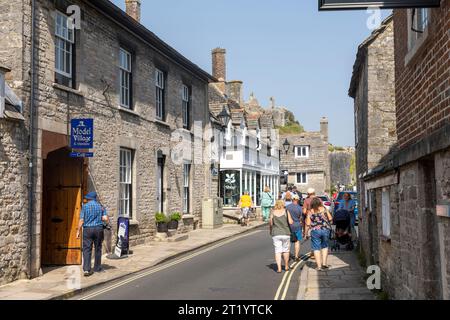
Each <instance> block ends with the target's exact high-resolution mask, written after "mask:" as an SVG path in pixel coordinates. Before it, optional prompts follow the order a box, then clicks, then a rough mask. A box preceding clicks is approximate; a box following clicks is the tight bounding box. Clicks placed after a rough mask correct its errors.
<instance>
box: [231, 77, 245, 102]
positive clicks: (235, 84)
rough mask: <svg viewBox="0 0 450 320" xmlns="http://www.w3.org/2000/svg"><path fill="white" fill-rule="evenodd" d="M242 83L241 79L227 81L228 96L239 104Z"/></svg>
mask: <svg viewBox="0 0 450 320" xmlns="http://www.w3.org/2000/svg"><path fill="white" fill-rule="evenodd" d="M242 84H243V82H242V81H230V82H228V96H229V97H230V98H231V99H233V100H234V101H236V102H238V103H239V104H242Z"/></svg>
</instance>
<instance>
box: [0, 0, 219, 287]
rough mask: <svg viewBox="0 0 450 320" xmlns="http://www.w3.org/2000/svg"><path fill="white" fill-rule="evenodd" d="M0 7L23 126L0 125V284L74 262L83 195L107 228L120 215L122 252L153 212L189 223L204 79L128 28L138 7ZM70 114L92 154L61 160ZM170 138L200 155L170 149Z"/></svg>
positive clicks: (195, 205) (201, 176)
mask: <svg viewBox="0 0 450 320" xmlns="http://www.w3.org/2000/svg"><path fill="white" fill-rule="evenodd" d="M72 5H75V7H73V6H72ZM0 7H1V8H2V11H1V12H0V21H1V27H0V59H1V60H0V63H1V65H2V66H6V67H9V68H11V69H12V71H11V72H9V73H8V74H7V76H6V82H7V84H8V85H9V86H10V87H11V88H12V89H13V90H14V92H15V93H16V94H17V96H18V97H19V98H20V99H21V100H22V101H23V116H24V119H25V120H24V121H22V122H13V121H10V119H0V128H1V131H0V137H1V139H0V170H1V171H0V173H1V177H0V190H1V194H0V221H2V222H3V221H5V222H6V226H7V227H6V228H5V224H3V223H2V225H1V227H0V228H1V229H0V232H1V235H2V236H1V240H0V265H1V270H2V271H1V273H0V284H1V283H5V282H10V281H13V280H15V279H17V278H18V277H20V276H21V275H25V274H26V275H27V276H28V277H36V276H38V275H39V274H40V272H41V270H42V267H43V266H46V265H67V264H80V263H81V251H80V248H81V242H80V240H77V239H76V238H75V229H76V224H77V221H78V217H79V212H80V208H81V203H82V196H83V194H84V193H85V192H88V191H96V192H97V193H98V194H99V199H100V201H101V202H102V203H103V205H104V206H105V207H106V208H107V210H108V214H109V215H110V216H111V218H112V221H113V224H114V222H115V221H117V217H119V216H125V217H128V218H130V224H131V227H130V242H131V245H135V244H141V243H144V242H146V241H149V240H151V239H152V238H153V236H154V235H155V232H156V231H155V229H156V228H155V219H154V216H155V213H156V212H158V211H162V212H164V213H166V214H170V213H172V212H182V213H184V214H185V215H186V216H196V217H199V216H200V213H201V205H202V200H203V199H204V198H207V197H210V196H211V194H212V192H213V188H212V187H211V181H212V177H211V173H210V164H209V162H208V161H203V160H204V159H202V155H203V152H202V150H203V148H204V142H203V140H202V139H201V138H202V134H203V131H204V129H205V128H206V127H208V126H209V125H210V114H209V109H208V83H209V82H210V81H212V80H214V79H213V78H212V76H211V75H209V74H208V73H207V72H205V71H203V70H201V69H200V68H199V67H198V66H196V65H195V64H194V63H192V62H191V61H189V60H188V59H187V58H185V57H184V56H182V55H181V54H180V53H179V52H177V51H176V50H175V49H173V48H172V47H170V46H169V45H168V44H167V43H164V42H163V41H162V40H161V39H159V38H158V37H157V36H156V35H155V34H153V33H152V32H151V31H149V30H148V29H147V28H145V27H144V26H143V25H142V24H141V23H140V1H139V0H127V1H126V8H127V12H128V14H127V13H125V12H124V11H122V10H121V9H120V8H118V7H117V6H115V5H114V4H113V3H112V2H111V1H108V0H97V1H84V0H58V1H50V0H33V1H6V0H1V1H0ZM78 9H79V11H78ZM71 10H73V11H71ZM72 13H73V15H72V17H71V18H70V17H69V15H70V14H72ZM33 22H34V23H33ZM32 25H34V26H35V28H32ZM32 52H33V53H34V54H32ZM30 70H31V76H30ZM32 89H33V90H32ZM31 95H33V96H31ZM71 119H93V120H94V149H93V150H91V151H93V152H94V157H93V158H91V159H80V158H71V157H70V156H69V154H70V151H71V149H70V146H69V140H70V139H69V136H70V122H71ZM30 134H31V139H30V140H28V139H29V137H30ZM194 134H195V139H194ZM180 141H183V142H186V141H187V142H189V141H194V148H197V149H195V150H197V151H200V152H195V153H194V152H192V150H188V151H187V152H183V153H181V152H177V153H174V152H172V150H174V147H179V145H180ZM29 149H31V152H30V151H28V150H29ZM179 149H180V148H175V150H179ZM85 151H87V150H85ZM28 161H30V163H31V164H32V168H33V170H32V171H31V175H29V172H28ZM5 163H6V164H5ZM15 176H18V177H15ZM28 181H30V184H29V185H27V183H28ZM29 192H30V193H31V195H30V196H28V193H29ZM19 194H20V196H18V195H19ZM29 207H30V210H28V208H29ZM113 241H114V240H113ZM111 244H114V243H108V247H109V246H110V245H111Z"/></svg>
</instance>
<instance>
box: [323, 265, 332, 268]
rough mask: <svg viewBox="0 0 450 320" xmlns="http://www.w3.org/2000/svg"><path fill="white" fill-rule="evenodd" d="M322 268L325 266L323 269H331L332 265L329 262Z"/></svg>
mask: <svg viewBox="0 0 450 320" xmlns="http://www.w3.org/2000/svg"><path fill="white" fill-rule="evenodd" d="M322 268H323V269H330V268H331V266H330V265H329V264H328V265H326V266H322Z"/></svg>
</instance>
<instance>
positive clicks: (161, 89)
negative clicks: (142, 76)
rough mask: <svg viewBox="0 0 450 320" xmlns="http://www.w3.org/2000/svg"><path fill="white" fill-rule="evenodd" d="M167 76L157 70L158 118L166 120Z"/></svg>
mask: <svg viewBox="0 0 450 320" xmlns="http://www.w3.org/2000/svg"><path fill="white" fill-rule="evenodd" d="M165 78H166V76H165V74H164V72H163V71H161V70H159V69H156V72H155V84H156V118H157V119H158V120H164V113H165V110H164V108H165V89H166V88H165V87H166V83H165V82H166V79H165Z"/></svg>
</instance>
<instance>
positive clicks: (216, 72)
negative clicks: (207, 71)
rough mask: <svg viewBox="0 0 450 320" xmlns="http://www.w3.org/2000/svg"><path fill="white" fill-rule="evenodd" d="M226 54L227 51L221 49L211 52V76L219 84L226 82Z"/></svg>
mask: <svg viewBox="0 0 450 320" xmlns="http://www.w3.org/2000/svg"><path fill="white" fill-rule="evenodd" d="M226 53H227V51H226V50H225V49H222V48H216V49H214V50H213V51H212V75H213V77H214V78H216V79H217V80H219V81H221V82H224V81H226V80H227V66H226V61H225V60H226V59H225V56H226Z"/></svg>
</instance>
